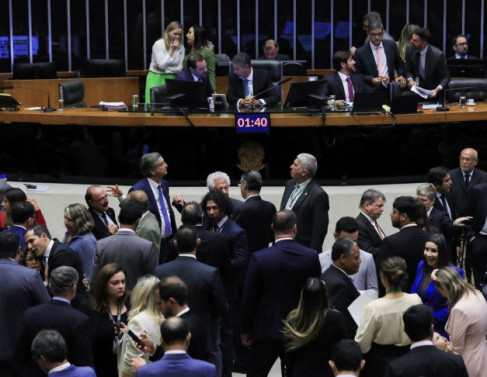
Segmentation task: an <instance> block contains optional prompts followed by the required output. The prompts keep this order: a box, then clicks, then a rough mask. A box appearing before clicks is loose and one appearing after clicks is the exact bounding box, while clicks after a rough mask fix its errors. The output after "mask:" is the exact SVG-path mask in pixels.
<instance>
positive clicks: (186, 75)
mask: <svg viewBox="0 0 487 377" xmlns="http://www.w3.org/2000/svg"><path fill="white" fill-rule="evenodd" d="M176 80H183V81H195V80H194V77H193V75H192V74H191V72H190V70H189V68H186V69H184V70H182V71H181V72H179V73H178V74H177V76H176ZM202 82H203V85H204V86H205V91H206V96H207V97H211V95H212V94H213V93H214V92H215V91H214V90H213V87H212V86H211V84H210V80H209V79H208V75H206V77H204V78H203V79H202Z"/></svg>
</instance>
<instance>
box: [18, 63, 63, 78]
mask: <svg viewBox="0 0 487 377" xmlns="http://www.w3.org/2000/svg"><path fill="white" fill-rule="evenodd" d="M13 73H14V79H15V80H36V79H55V78H56V77H57V72H56V64H54V63H50V62H39V63H14V72H13Z"/></svg>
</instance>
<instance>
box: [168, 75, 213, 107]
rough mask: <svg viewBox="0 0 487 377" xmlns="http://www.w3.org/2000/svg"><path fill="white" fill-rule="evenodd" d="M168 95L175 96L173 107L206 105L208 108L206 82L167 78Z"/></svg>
mask: <svg viewBox="0 0 487 377" xmlns="http://www.w3.org/2000/svg"><path fill="white" fill-rule="evenodd" d="M166 95H167V97H168V98H169V97H174V98H173V99H172V100H171V99H170V98H169V100H170V102H171V106H173V107H205V108H208V99H207V97H206V87H205V84H204V83H202V82H198V81H185V80H175V79H166Z"/></svg>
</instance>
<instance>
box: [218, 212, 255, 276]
mask: <svg viewBox="0 0 487 377" xmlns="http://www.w3.org/2000/svg"><path fill="white" fill-rule="evenodd" d="M220 233H221V234H222V235H223V236H225V238H226V239H227V243H228V247H229V248H230V250H231V259H230V264H231V265H232V269H233V272H234V273H238V274H239V273H241V272H242V271H245V268H246V267H247V263H248V262H249V249H248V243H247V234H246V232H245V230H244V229H242V228H241V227H240V226H239V225H238V224H237V223H236V222H235V221H234V220H233V219H231V218H230V217H229V218H228V219H227V221H225V223H224V224H223V225H222V227H221V230H220Z"/></svg>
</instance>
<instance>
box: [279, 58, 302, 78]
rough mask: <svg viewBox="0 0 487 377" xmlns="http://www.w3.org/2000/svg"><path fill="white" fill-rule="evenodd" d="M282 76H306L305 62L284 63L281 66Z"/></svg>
mask: <svg viewBox="0 0 487 377" xmlns="http://www.w3.org/2000/svg"><path fill="white" fill-rule="evenodd" d="M282 74H283V76H306V62H304V61H285V62H283V65H282Z"/></svg>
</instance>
